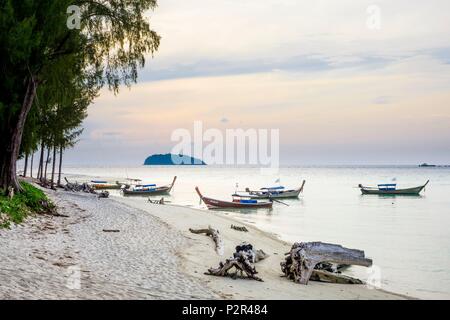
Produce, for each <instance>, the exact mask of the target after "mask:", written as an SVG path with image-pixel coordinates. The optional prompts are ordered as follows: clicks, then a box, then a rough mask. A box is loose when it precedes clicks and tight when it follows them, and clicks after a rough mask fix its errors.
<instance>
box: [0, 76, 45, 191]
mask: <svg viewBox="0 0 450 320" xmlns="http://www.w3.org/2000/svg"><path fill="white" fill-rule="evenodd" d="M27 82H28V84H27V89H26V92H25V97H24V100H23V103H22V106H21V108H20V110H19V113H18V115H17V117H14V118H15V119H14V120H12V122H11V123H10V126H9V128H10V130H8V132H7V133H6V137H4V138H5V141H6V143H5V146H2V147H4V149H3V150H2V155H1V156H0V189H3V190H5V191H6V190H8V188H9V187H12V188H14V190H15V191H16V192H21V191H22V187H21V186H20V184H19V181H18V180H17V167H16V166H17V158H18V157H19V149H20V144H21V143H22V134H23V129H24V125H25V120H26V119H27V116H28V113H29V112H30V109H31V106H32V105H33V101H34V98H35V96H36V88H37V81H36V79H35V78H34V76H33V75H31V77H30V78H29V79H28V80H27Z"/></svg>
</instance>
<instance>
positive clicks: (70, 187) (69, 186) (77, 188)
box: [64, 177, 109, 198]
mask: <svg viewBox="0 0 450 320" xmlns="http://www.w3.org/2000/svg"><path fill="white" fill-rule="evenodd" d="M64 180H66V185H65V186H64V190H66V191H72V192H86V193H92V194H97V195H98V194H99V193H98V192H97V191H96V190H95V189H94V188H92V187H91V186H90V185H89V184H87V183H82V184H79V183H78V182H75V183H72V182H69V180H68V179H67V177H64ZM102 193H103V192H102ZM108 196H109V193H108ZM99 198H100V197H99ZM102 198H105V197H104V196H102ZM106 198H107V197H106Z"/></svg>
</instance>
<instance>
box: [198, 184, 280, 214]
mask: <svg viewBox="0 0 450 320" xmlns="http://www.w3.org/2000/svg"><path fill="white" fill-rule="evenodd" d="M195 191H197V194H198V195H199V197H200V199H201V200H202V201H203V202H204V203H205V204H206V206H207V207H208V209H219V208H226V209H258V208H272V204H273V203H272V202H256V203H243V202H234V201H222V200H217V199H212V198H208V197H204V196H203V195H202V194H201V192H200V190H199V189H198V187H195Z"/></svg>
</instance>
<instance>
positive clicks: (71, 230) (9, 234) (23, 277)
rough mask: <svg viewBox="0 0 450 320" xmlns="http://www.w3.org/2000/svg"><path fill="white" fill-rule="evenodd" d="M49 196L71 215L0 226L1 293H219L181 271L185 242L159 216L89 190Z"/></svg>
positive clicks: (33, 296)
mask: <svg viewBox="0 0 450 320" xmlns="http://www.w3.org/2000/svg"><path fill="white" fill-rule="evenodd" d="M50 196H51V198H52V199H53V200H54V201H55V202H56V203H57V204H58V206H59V207H60V210H59V212H60V213H63V214H65V215H69V217H68V218H66V217H52V216H39V217H33V218H30V219H28V220H27V221H26V222H24V223H23V224H21V225H19V226H14V227H13V228H12V229H11V230H0V259H1V260H0V299H207V298H215V297H218V296H217V295H216V294H214V293H213V292H212V291H211V290H209V289H208V288H207V287H206V286H205V285H204V284H202V282H201V281H198V280H196V279H195V278H193V277H190V276H189V275H186V274H184V273H183V272H182V269H181V267H180V262H181V259H180V258H179V257H178V256H177V255H176V250H177V248H180V247H182V246H185V243H186V241H185V239H184V238H183V237H182V236H181V235H180V234H179V233H177V232H176V231H174V230H172V229H171V228H170V227H169V226H167V225H166V224H164V223H163V222H161V221H160V220H159V219H157V218H155V217H154V216H152V215H149V214H147V213H146V212H143V211H141V210H136V209H131V208H128V207H127V206H125V205H123V204H120V203H118V202H115V201H113V200H111V199H97V198H96V197H95V196H93V195H88V194H84V193H68V192H65V191H58V192H56V193H54V192H51V193H50ZM103 229H119V230H120V232H118V233H109V232H108V233H107V232H103V231H102V230H103ZM78 270H79V271H78ZM77 274H81V277H80V279H81V281H80V288H79V289H77V288H78V286H77ZM68 286H69V287H68Z"/></svg>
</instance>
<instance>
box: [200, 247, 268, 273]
mask: <svg viewBox="0 0 450 320" xmlns="http://www.w3.org/2000/svg"><path fill="white" fill-rule="evenodd" d="M266 257H267V254H265V253H264V251H262V250H254V249H253V246H252V245H251V244H249V243H242V244H240V245H238V246H236V252H234V253H233V257H232V258H229V259H226V260H225V262H220V263H219V266H218V267H217V268H209V269H208V272H206V273H205V274H207V275H213V276H220V277H227V276H230V277H232V278H233V279H236V278H237V276H238V273H240V276H241V277H243V275H244V273H245V275H246V276H247V278H249V279H253V280H257V281H263V280H262V279H261V278H259V277H258V276H256V274H257V273H258V272H257V271H256V268H255V267H254V266H253V265H252V263H256V262H258V261H260V260H262V259H264V258H266ZM233 267H234V268H235V269H236V271H235V272H234V273H232V274H230V273H229V271H230V270H231V269H232V268H233Z"/></svg>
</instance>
